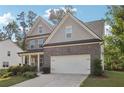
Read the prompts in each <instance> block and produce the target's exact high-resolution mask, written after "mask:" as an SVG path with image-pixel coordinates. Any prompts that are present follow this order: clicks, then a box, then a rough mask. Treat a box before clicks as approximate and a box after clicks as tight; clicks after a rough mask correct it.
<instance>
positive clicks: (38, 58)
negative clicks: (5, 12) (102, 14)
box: [19, 13, 104, 74]
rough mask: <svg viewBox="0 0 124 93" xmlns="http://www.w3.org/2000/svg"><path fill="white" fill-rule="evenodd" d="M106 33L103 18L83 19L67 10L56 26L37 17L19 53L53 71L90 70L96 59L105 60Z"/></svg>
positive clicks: (25, 58)
mask: <svg viewBox="0 0 124 93" xmlns="http://www.w3.org/2000/svg"><path fill="white" fill-rule="evenodd" d="M103 35H104V21H103V20H97V21H92V22H87V23H84V22H83V21H81V20H79V19H77V18H76V17H74V16H73V15H71V14H70V13H67V14H66V15H65V16H64V17H63V19H62V20H61V21H60V23H59V24H57V25H56V26H55V27H54V28H53V27H52V26H51V25H50V24H49V23H48V22H47V21H46V20H44V19H43V18H42V17H38V18H37V19H36V21H35V23H34V25H33V27H32V28H31V30H30V31H29V32H28V33H27V37H26V40H25V43H26V51H25V52H20V53H19V55H20V56H21V57H22V59H23V64H29V65H35V66H37V70H38V71H41V68H43V67H49V68H50V72H51V73H73V74H90V73H92V71H93V65H92V63H93V60H94V59H96V58H99V59H102V60H103V47H102V37H103ZM102 65H104V63H103V61H102Z"/></svg>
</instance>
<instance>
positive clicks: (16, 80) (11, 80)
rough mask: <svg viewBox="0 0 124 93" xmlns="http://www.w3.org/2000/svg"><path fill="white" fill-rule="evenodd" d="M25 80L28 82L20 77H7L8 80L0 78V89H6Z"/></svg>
mask: <svg viewBox="0 0 124 93" xmlns="http://www.w3.org/2000/svg"><path fill="white" fill-rule="evenodd" d="M25 80H28V79H27V78H25V77H22V76H13V77H8V78H0V87H8V86H12V85H14V84H17V83H20V82H23V81H25Z"/></svg>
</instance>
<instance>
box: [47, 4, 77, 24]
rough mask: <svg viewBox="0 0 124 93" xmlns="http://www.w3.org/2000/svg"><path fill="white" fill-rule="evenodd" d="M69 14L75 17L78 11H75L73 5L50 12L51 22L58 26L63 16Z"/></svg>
mask: <svg viewBox="0 0 124 93" xmlns="http://www.w3.org/2000/svg"><path fill="white" fill-rule="evenodd" d="M68 12H69V13H71V14H72V15H74V14H75V13H76V11H75V10H74V8H73V7H72V6H71V5H67V6H65V7H64V8H58V9H51V10H50V11H49V13H50V15H49V20H50V21H51V22H52V23H53V24H57V23H59V22H60V21H61V20H62V18H63V16H64V15H65V14H66V13H68Z"/></svg>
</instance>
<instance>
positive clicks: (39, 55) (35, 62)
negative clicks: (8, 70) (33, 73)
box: [19, 52, 44, 72]
mask: <svg viewBox="0 0 124 93" xmlns="http://www.w3.org/2000/svg"><path fill="white" fill-rule="evenodd" d="M43 54H44V53H43V52H21V53H19V56H21V57H22V65H23V64H27V65H31V66H36V67H37V71H38V72H40V71H42V66H43Z"/></svg>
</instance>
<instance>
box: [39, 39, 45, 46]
mask: <svg viewBox="0 0 124 93" xmlns="http://www.w3.org/2000/svg"><path fill="white" fill-rule="evenodd" d="M43 42H44V39H39V40H38V44H39V47H42V45H43Z"/></svg>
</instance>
